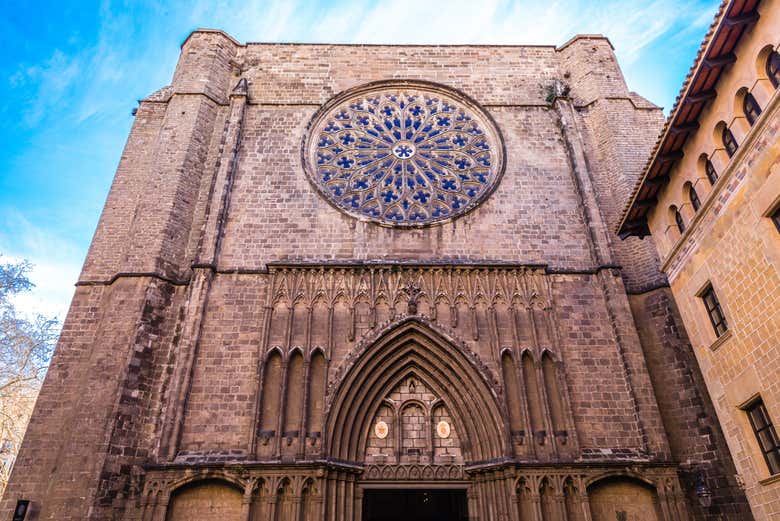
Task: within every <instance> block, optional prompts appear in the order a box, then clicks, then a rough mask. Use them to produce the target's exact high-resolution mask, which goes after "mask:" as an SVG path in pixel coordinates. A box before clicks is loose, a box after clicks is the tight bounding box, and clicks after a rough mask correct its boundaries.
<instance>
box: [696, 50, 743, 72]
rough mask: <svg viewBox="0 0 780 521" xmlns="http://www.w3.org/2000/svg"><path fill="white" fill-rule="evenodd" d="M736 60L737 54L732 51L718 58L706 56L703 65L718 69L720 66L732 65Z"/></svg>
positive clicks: (707, 67)
mask: <svg viewBox="0 0 780 521" xmlns="http://www.w3.org/2000/svg"><path fill="white" fill-rule="evenodd" d="M735 61H737V55H736V54H734V53H733V52H730V53H728V54H724V55H723V56H718V57H717V58H705V59H704V61H703V62H702V67H704V68H706V69H717V68H718V67H724V66H726V65H731V64H732V63H734V62H735Z"/></svg>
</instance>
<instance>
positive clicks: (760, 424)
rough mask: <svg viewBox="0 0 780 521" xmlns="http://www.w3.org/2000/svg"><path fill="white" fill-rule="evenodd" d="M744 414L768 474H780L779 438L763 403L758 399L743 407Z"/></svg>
mask: <svg viewBox="0 0 780 521" xmlns="http://www.w3.org/2000/svg"><path fill="white" fill-rule="evenodd" d="M745 412H746V413H747V415H748V418H750V425H751V426H752V427H753V432H754V433H755V434H756V439H758V445H759V446H760V447H761V452H762V453H763V455H764V459H765V460H766V464H767V466H768V467H769V473H770V474H772V475H774V474H780V438H778V437H777V431H775V426H774V425H772V420H771V419H770V418H769V414H768V413H767V410H766V406H765V405H764V401H763V400H762V399H761V398H759V399H758V400H756V401H754V402H751V404H750V405H748V406H747V407H745Z"/></svg>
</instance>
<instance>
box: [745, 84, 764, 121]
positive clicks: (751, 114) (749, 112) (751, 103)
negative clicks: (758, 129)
mask: <svg viewBox="0 0 780 521" xmlns="http://www.w3.org/2000/svg"><path fill="white" fill-rule="evenodd" d="M742 110H744V111H745V117H746V118H747V120H748V123H750V125H751V126H752V125H753V124H754V123H755V122H756V120H757V119H758V116H760V115H761V106H760V105H759V104H758V102H757V101H756V98H754V97H753V95H752V94H751V93H749V92H748V93H747V94H745V98H744V99H743V100H742Z"/></svg>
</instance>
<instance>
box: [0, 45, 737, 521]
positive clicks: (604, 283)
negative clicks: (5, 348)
mask: <svg viewBox="0 0 780 521" xmlns="http://www.w3.org/2000/svg"><path fill="white" fill-rule="evenodd" d="M356 64H359V65H356ZM388 79H422V80H426V81H431V82H438V83H440V84H442V85H444V86H445V87H446V88H449V89H452V92H453V96H460V95H461V94H460V93H462V94H465V95H467V96H470V97H471V98H473V99H474V100H475V101H476V102H477V103H479V104H480V105H482V106H483V107H484V108H485V109H486V110H487V111H489V113H490V114H491V115H492V117H493V118H494V119H495V122H496V124H497V125H498V127H499V128H500V130H501V133H502V134H503V138H504V142H505V146H506V169H505V172H504V173H503V178H502V179H501V181H500V183H499V185H498V187H497V189H496V190H495V192H494V193H492V195H491V196H490V197H489V198H488V199H487V200H486V201H484V203H483V204H481V206H479V207H478V208H476V209H475V210H474V211H472V212H470V213H469V214H467V215H465V216H462V217H459V218H457V219H454V220H453V221H451V222H448V223H445V224H439V225H435V226H429V227H424V228H419V229H405V230H401V229H396V228H388V227H383V226H378V225H376V224H372V223H368V222H363V221H358V220H355V219H353V218H351V217H349V216H347V215H345V214H343V213H341V212H339V211H338V210H336V209H335V208H334V207H332V206H331V205H329V204H328V203H327V202H326V201H325V200H323V199H322V198H321V197H320V196H319V195H318V193H317V192H316V190H315V189H314V187H313V186H312V185H311V184H310V182H309V181H308V179H307V177H306V175H305V174H304V172H303V170H302V164H301V156H300V154H301V145H302V141H303V138H304V136H305V133H306V130H307V125H308V124H309V122H310V119H311V117H312V115H313V114H314V113H315V112H316V111H317V110H318V109H319V107H320V106H321V104H322V103H324V102H326V101H327V100H329V99H330V98H331V97H332V96H333V95H335V94H337V93H338V92H341V91H343V90H344V89H347V88H350V87H354V86H356V85H361V84H364V83H367V82H372V81H378V80H388ZM566 85H568V87H566ZM660 117H661V116H660V111H659V110H658V109H656V108H654V107H652V106H651V105H650V104H648V103H647V102H645V101H644V100H642V99H641V98H640V97H638V96H637V95H635V94H633V93H629V92H628V91H627V89H626V86H625V83H624V82H623V80H622V75H621V74H620V71H619V68H618V66H617V63H616V60H615V57H614V54H613V52H612V49H611V47H610V44H609V42H608V41H607V40H606V39H605V38H603V37H599V36H591V37H580V38H577V39H574V40H573V41H571V42H569V43H568V44H567V45H565V46H564V47H561V48H559V49H556V48H553V47H531V46H528V47H489V46H485V47H461V46H453V47H446V46H406V47H388V46H338V45H293V44H248V45H245V46H243V45H240V44H238V43H236V42H234V41H233V40H232V39H230V38H229V37H228V36H226V35H224V34H223V33H220V32H216V31H196V32H195V33H193V34H192V35H191V36H190V37H189V38H188V39H187V41H185V43H184V44H183V47H182V57H181V59H180V62H179V64H178V66H177V69H176V72H175V74H174V77H173V83H172V85H171V86H170V87H166V88H164V89H161V90H160V91H158V92H157V93H155V94H154V95H152V96H150V98H148V99H147V100H145V101H143V102H141V105H140V107H139V111H138V114H137V116H136V118H137V119H136V124H135V126H134V127H133V130H132V132H131V135H130V138H129V140H128V144H127V147H126V149H125V152H124V155H123V158H122V161H121V163H120V167H119V169H118V171H117V176H116V178H115V181H114V184H113V186H112V189H111V192H110V194H109V197H108V201H107V204H106V207H105V210H104V213H103V216H102V217H101V221H100V225H99V226H98V230H97V231H96V235H95V240H94V242H93V245H92V247H91V249H90V252H89V255H88V257H87V260H86V262H85V266H84V270H83V272H82V275H81V278H80V282H79V287H78V289H77V293H76V296H75V297H74V301H73V305H72V308H71V311H70V314H69V316H68V319H67V321H66V324H65V329H64V331H63V335H62V338H61V340H60V343H59V345H58V348H57V352H56V354H55V357H54V361H53V363H52V369H51V371H50V373H49V376H48V377H47V380H46V383H45V385H44V388H43V390H42V392H41V398H40V400H39V403H38V405H37V407H36V412H35V414H34V417H33V420H32V422H31V427H30V431H29V434H28V436H27V437H26V439H25V442H24V444H23V447H22V451H21V454H20V457H19V459H18V461H17V465H16V468H15V471H14V476H13V479H12V483H11V484H10V485H9V488H8V492H7V493H6V497H5V499H4V500H3V503H2V504H0V517H2V516H7V515H8V514H9V513H10V511H11V509H12V508H13V505H14V501H15V500H16V499H19V498H29V499H31V500H32V502H33V513H32V514H31V517H30V519H58V520H63V521H65V520H70V519H74V520H75V519H85V518H88V519H128V520H140V519H144V520H151V519H154V520H161V519H164V518H165V516H166V511H167V509H168V505H169V503H170V502H173V504H172V506H171V511H172V512H179V511H183V512H186V511H187V509H191V508H193V507H192V506H191V504H194V503H193V502H194V501H196V499H197V498H200V497H201V496H202V494H201V492H202V490H205V489H198V488H197V484H195V485H192V486H193V487H194V488H193V489H191V490H194V491H195V492H193V495H192V498H195V499H193V500H192V501H189V500H187V501H185V500H181V502H180V503H176V502H177V501H180V499H177V498H181V497H184V495H185V494H186V493H181V494H179V493H177V492H176V490H178V489H179V488H180V487H185V486H186V487H189V486H190V485H189V484H190V483H195V482H196V481H197V480H199V479H203V480H210V481H209V482H211V481H214V480H216V481H221V482H225V483H229V484H230V485H229V486H230V487H233V488H235V489H236V490H241V491H243V494H244V495H243V499H242V510H241V515H242V516H243V517H244V519H249V518H251V517H252V516H254V518H255V519H261V518H268V517H263V516H270V517H271V518H274V517H273V516H276V517H275V518H277V519H292V518H293V517H294V516H297V517H295V519H299V518H300V512H301V509H304V510H303V511H304V512H310V513H311V515H312V516H314V515H316V516H317V517H318V518H319V516H325V518H326V519H329V520H335V519H350V520H352V519H359V518H360V495H361V490H362V489H361V487H362V486H367V485H368V486H370V485H372V484H373V485H377V484H381V483H387V482H389V481H393V482H397V483H399V482H400V483H410V482H411V483H415V482H419V481H421V480H422V481H423V482H428V483H438V484H442V483H449V484H450V485H452V484H453V483H454V484H456V485H457V486H460V487H464V486H468V487H469V511H470V512H471V515H472V516H473V517H474V518H475V519H476V518H479V519H493V518H497V519H507V518H512V519H516V518H517V516H518V515H520V513H521V512H523V511H524V510H523V509H525V508H530V507H529V505H534V504H536V503H535V502H537V503H538V502H541V504H542V505H544V509H546V510H545V512H547V515H548V517H547V518H545V519H556V518H557V517H555V516H558V517H561V515H563V514H562V512H564V511H565V508H569V509H570V510H571V509H574V508H575V506H572V505H579V506H578V507H576V509H577V511H578V512H581V513H583V514H584V512H585V511H586V510H587V509H588V507H587V501H588V490H589V487H592V486H593V485H594V484H597V483H598V482H599V480H602V479H606V478H609V479H613V478H615V476H622V478H620V479H631V480H640V481H642V482H644V483H646V484H648V486H651V487H653V490H654V491H655V494H656V497H657V501H658V504H659V505H661V506H660V507H659V508H661V511H660V513H659V514H658V516H659V519H670V520H671V519H684V518H686V516H687V514H686V512H688V511H689V508H690V505H687V506H686V501H685V499H684V497H683V492H682V491H683V490H684V489H683V488H681V484H680V483H681V482H680V478H681V477H684V476H682V475H681V474H679V471H680V467H679V463H681V462H682V458H686V463H689V464H691V465H694V466H695V465H698V464H700V463H702V464H704V463H706V464H707V465H709V468H710V469H711V476H712V477H713V479H715V480H717V479H722V480H724V482H725V480H726V475H727V474H728V469H729V467H728V455H727V454H726V452H725V451H724V450H723V449H722V448H721V447H717V450H718V451H719V452H718V454H717V455H713V454H710V453H708V452H707V451H706V450H704V449H702V447H704V446H706V444H707V443H712V439H711V438H712V435H713V430H717V427H716V426H714V423H712V422H710V421H709V418H710V417H709V416H708V414H709V410H708V409H707V401H706V399H704V398H702V399H701V401H700V402H696V403H692V404H691V405H690V407H689V408H688V409H685V410H683V409H682V408H680V407H678V406H677V405H676V404H675V403H673V402H674V400H673V397H674V396H675V394H674V393H678V395H683V394H684V393H692V394H694V395H695V394H696V392H694V391H692V390H691V388H692V386H693V387H695V386H696V385H698V380H697V378H696V373H695V371H696V368H695V365H694V364H690V365H686V364H689V360H688V359H687V358H685V356H684V353H685V352H686V349H688V344H687V343H686V342H685V341H684V340H682V339H678V340H677V341H676V342H673V343H671V344H667V343H666V342H665V341H664V340H661V341H659V340H658V338H662V339H663V338H665V337H663V335H660V334H658V332H657V331H655V328H656V326H655V323H654V322H653V320H655V319H656V318H657V317H656V315H655V314H654V313H656V312H658V313H661V314H663V313H664V312H667V313H668V315H669V316H674V314H675V313H676V312H675V311H674V310H673V309H672V308H671V307H669V306H667V304H665V303H663V302H661V303H659V304H657V306H655V307H653V306H634V308H633V309H632V307H631V303H632V302H634V301H635V300H636V299H633V297H631V298H630V297H629V295H628V293H629V291H630V292H639V291H644V290H645V289H646V288H648V287H651V286H653V285H658V284H661V283H662V282H663V277H662V276H660V275H659V273H658V271H657V261H656V260H655V258H654V257H653V256H652V255H651V254H650V253H649V250H648V249H647V247H646V246H644V245H646V243H631V244H630V245H628V246H625V245H623V244H621V245H616V244H615V238H614V237H613V236H612V235H611V234H610V232H609V229H610V228H609V226H610V223H611V222H612V221H613V220H614V218H615V215H616V212H617V206H616V205H617V204H618V203H617V196H618V195H619V193H622V192H623V191H625V190H626V189H628V187H629V186H630V184H631V182H632V180H633V178H634V177H635V176H636V175H637V172H638V171H639V170H640V168H641V163H642V159H643V157H642V156H643V154H644V153H645V152H646V151H647V150H648V149H649V146H650V143H651V141H652V140H653V139H654V136H655V133H656V132H657V130H658V126H659V123H660ZM629 129H631V131H632V132H630V133H629ZM629 134H630V135H629ZM609 136H614V137H612V138H609ZM624 138H625V142H624ZM619 263H626V264H627V265H629V266H627V267H625V268H623V269H621V268H620V267H619V266H618V264H619ZM627 288H628V290H627ZM641 298H644V297H640V299H641ZM658 306H660V308H658ZM664 306H667V307H664ZM665 310H666V311H665ZM664 323H665V322H664ZM637 324H639V327H638V326H637ZM643 324H644V325H643ZM647 324H651V325H650V326H647ZM677 351H679V352H680V353H682V355H681V354H679V353H677ZM399 353H400V354H403V356H404V357H402V358H397V357H398V356H400V355H399ZM650 355H653V356H650ZM678 355H679V356H678ZM394 357H396V358H394ZM666 360H678V361H679V364H678V365H680V367H679V369H680V372H681V373H683V376H680V377H670V378H667V379H666V380H664V379H663V377H662V376H663V373H664V371H666V370H667V367H666V363H665V361H666ZM387 367H390V368H392V371H390V370H388V372H387V373H384V372H383V371H384V370H385V369H386V368H387ZM361 371H363V372H361ZM686 371H687V372H686ZM418 373H419V374H418ZM411 374H416V375H417V377H418V378H420V385H421V386H422V387H421V389H422V388H424V389H426V390H427V391H429V394H430V395H431V396H434V397H436V398H437V399H441V400H442V401H443V404H444V405H445V407H444V408H443V409H441V408H439V409H437V408H436V407H437V406H438V402H435V401H432V402H431V403H430V404H428V403H427V402H426V399H427V398H426V397H428V395H427V394H425V393H422V394H423V395H422V396H418V397H417V398H419V399H420V403H421V404H422V405H418V407H420V410H421V411H423V412H422V416H421V414H420V413H415V414H413V415H408V418H407V417H406V416H403V414H404V410H399V411H397V412H396V413H394V417H395V415H397V414H401V420H400V425H402V426H403V428H405V433H404V436H403V437H402V440H401V445H400V447H401V448H403V447H404V445H403V443H407V444H408V443H411V446H410V447H407V448H426V449H428V448H429V447H430V449H432V450H433V460H434V461H433V462H431V461H426V460H425V458H423V455H420V459H419V460H417V458H416V457H413V455H412V456H410V454H409V453H408V452H407V453H405V454H403V455H402V456H401V458H400V464H398V463H399V461H397V460H396V461H395V463H396V464H388V462H387V461H386V462H384V463H382V462H379V461H376V460H375V461H373V462H369V461H363V460H361V458H363V455H365V454H366V453H368V455H369V456H371V457H375V456H376V454H378V452H376V451H377V450H379V449H385V448H387V447H381V446H380V444H379V443H377V440H372V439H371V437H370V431H371V430H372V429H373V424H372V423H371V422H372V421H373V420H374V419H375V418H376V417H377V415H376V413H377V411H379V405H380V404H383V403H387V402H382V401H381V400H383V399H389V400H395V401H399V402H403V401H404V400H405V399H407V398H412V397H413V396H412V395H415V394H419V393H412V392H410V390H409V389H408V388H407V389H404V388H403V385H407V386H408V383H407V384H404V381H407V382H408V380H404V379H405V378H408V377H409V376H410V375H411ZM507 375H514V376H511V378H513V379H514V380H513V381H512V385H507V382H506V379H507V378H509V377H508V376H507ZM355 381H358V382H361V383H362V384H361V386H359V387H358V388H354V389H353V388H350V385H351V382H355ZM659 382H663V385H664V386H666V387H664V388H663V389H660V390H659ZM398 386H401V387H398ZM510 388H511V389H512V392H511V397H510V393H509V391H508V389H510ZM399 389H400V390H399ZM396 390H397V393H396V394H394V393H395V392H396ZM697 392H700V393H703V392H704V391H703V390H699V391H697ZM705 394H706V393H705ZM404 396H405V398H404ZM339 404H349V407H350V408H349V409H348V410H347V409H340V408H339ZM372 407H373V408H372ZM426 408H430V412H426V410H427V409H426ZM512 411H514V412H512ZM686 413H688V414H696V419H697V421H701V422H703V423H704V424H706V425H707V426H710V430H709V431H705V432H702V431H701V430H697V429H693V428H690V427H689V425H687V424H684V422H683V421H682V420H681V419H680V416H681V415H683V414H686ZM512 414H514V415H515V416H514V417H513V418H510V417H511V415H512ZM380 416H381V415H380ZM388 417H389V416H388ZM445 417H446V418H450V419H451V424H452V426H453V430H452V433H453V435H452V437H451V438H449V440H450V441H449V442H448V443H447V444H445V443H444V442H436V441H434V442H428V441H427V439H426V440H424V438H423V436H425V437H427V436H430V434H431V432H430V429H431V428H432V427H433V426H434V425H433V422H432V421H431V418H434V419H435V418H445ZM356 418H357V419H356ZM404 418H406V419H404ZM406 420H408V421H406ZM421 420H422V421H421ZM678 420H679V421H678ZM353 423H354V424H353ZM512 425H513V426H514V427H512ZM421 440H424V441H421ZM417 445H425V447H417ZM444 445H451V447H447V449H448V453H449V450H450V449H451V450H452V453H453V454H454V458H452V460H451V461H450V460H449V459H448V458H445V457H444V456H443V454H442V452H443V451H442V449H443V446H444ZM396 447H398V445H397V444H396ZM367 449H368V452H367ZM437 458H439V459H440V461H439V462H438V463H437V461H436V459H437ZM442 458H444V459H442ZM430 459H431V458H430V456H428V460H430ZM445 459H446V460H447V461H445ZM521 462H522V463H524V464H525V466H524V467H520V466H519V465H518V464H519V463H521ZM364 464H365V465H364ZM529 465H530V467H529ZM615 479H617V478H615ZM223 485H224V484H223ZM224 486H228V485H224ZM682 486H683V487H687V490H688V492H689V496H690V489H691V486H692V483H688V482H686V481H685V480H683V481H682ZM217 489H219V490H222V489H220V486H217V485H215V490H217ZM182 490H186V489H182ZM227 490H228V489H224V490H223V492H225V491H227ZM594 490H595V489H594ZM717 490H718V492H717V493H718V500H719V502H717V503H716V505H717V506H716V508H715V509H712V510H709V511H707V512H699V511H696V514H695V515H696V516H697V518H701V519H715V518H716V517H717V515H718V514H720V513H721V512H726V510H718V509H719V508H721V506H722V505H732V504H738V503H739V501H738V495H739V494H738V493H735V492H734V491H733V490H732V489H730V488H729V487H727V486H724V487H722V490H721V489H717ZM203 494H205V492H204V493H203ZM225 494H227V492H225ZM229 495H231V497H233V496H236V494H235V493H234V491H233V489H230V494H229ZM188 497H189V496H188ZM234 499H235V498H234ZM188 501H189V502H188ZM198 501H200V499H198ZM215 501H216V500H215ZM231 501H232V500H231ZM217 503H218V501H217V502H215V503H214V505H215V508H216V506H218V505H217ZM234 503H235V501H233V504H234ZM188 505H190V506H188ZM565 505H569V506H568V507H565ZM234 506H235V505H233V506H231V507H230V508H231V509H233V508H234ZM562 509H563V510H562ZM733 512H734V517H732V518H733V519H747V518H748V517H747V516H745V515H744V514H745V513H744V512H740V511H739V510H738V509H736V510H734V511H733ZM172 515H179V514H178V513H176V514H172ZM551 516H552V517H551Z"/></svg>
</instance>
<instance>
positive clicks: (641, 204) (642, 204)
mask: <svg viewBox="0 0 780 521" xmlns="http://www.w3.org/2000/svg"><path fill="white" fill-rule="evenodd" d="M657 204H658V199H656V198H655V197H651V198H650V199H645V200H642V201H640V200H636V201H634V208H636V209H637V210H646V209H648V208H652V207H653V206H655V205H657Z"/></svg>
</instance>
